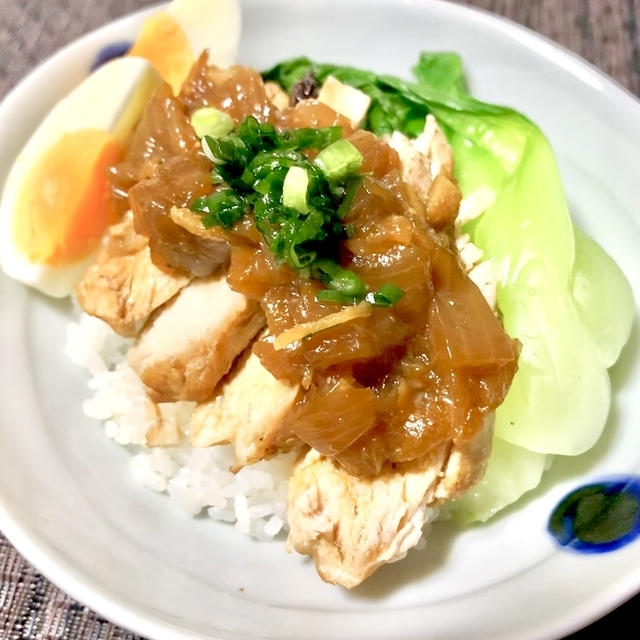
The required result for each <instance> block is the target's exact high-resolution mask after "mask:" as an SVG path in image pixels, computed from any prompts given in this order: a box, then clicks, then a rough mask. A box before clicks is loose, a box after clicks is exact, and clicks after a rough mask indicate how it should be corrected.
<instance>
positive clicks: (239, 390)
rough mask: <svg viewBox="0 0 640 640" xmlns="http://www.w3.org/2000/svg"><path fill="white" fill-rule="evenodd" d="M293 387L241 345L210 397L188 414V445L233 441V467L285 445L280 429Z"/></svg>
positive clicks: (290, 404)
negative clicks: (233, 360)
mask: <svg viewBox="0 0 640 640" xmlns="http://www.w3.org/2000/svg"><path fill="white" fill-rule="evenodd" d="M298 390H299V387H298V386H297V385H291V384H288V383H287V382H284V381H281V380H278V379H277V378H275V377H274V376H273V375H271V373H270V372H269V371H268V370H267V369H265V367H263V366H262V363H261V362H260V358H258V356H257V355H255V354H254V353H253V352H252V351H251V349H247V351H246V353H245V354H244V355H243V357H242V358H240V359H239V360H238V361H237V362H236V364H235V365H234V368H233V369H232V371H231V373H230V374H229V376H228V377H227V378H226V379H225V380H224V381H223V383H222V384H221V385H220V387H219V388H218V390H217V391H216V394H215V395H214V397H213V398H211V399H210V400H208V401H207V402H204V403H202V404H200V405H198V406H197V407H196V410H195V412H194V414H193V416H192V418H191V426H190V443H191V445H192V446H194V447H209V446H212V445H216V444H223V443H231V444H233V448H234V451H235V464H234V466H233V470H234V471H237V470H239V469H240V468H242V467H244V466H246V465H248V464H252V463H254V462H258V460H262V459H263V458H268V457H270V456H271V455H274V454H275V453H278V452H279V451H281V450H283V449H288V448H289V445H290V439H289V438H287V437H286V435H285V434H283V433H282V429H283V425H284V420H285V417H286V415H287V413H288V412H289V411H290V410H291V408H292V407H293V405H294V404H295V401H296V398H297V396H298Z"/></svg>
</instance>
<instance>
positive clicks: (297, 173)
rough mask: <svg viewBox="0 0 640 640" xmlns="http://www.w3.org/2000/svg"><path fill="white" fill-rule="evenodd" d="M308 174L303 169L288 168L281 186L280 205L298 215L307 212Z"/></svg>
mask: <svg viewBox="0 0 640 640" xmlns="http://www.w3.org/2000/svg"><path fill="white" fill-rule="evenodd" d="M308 188H309V174H308V173H307V171H306V170H305V169H304V168H303V167H290V169H289V171H287V175H286V176H285V179H284V183H283V184H282V204H283V205H284V206H285V207H291V208H292V209H295V210H296V211H299V212H300V213H307V212H308V211H309V203H308V202H307V189H308Z"/></svg>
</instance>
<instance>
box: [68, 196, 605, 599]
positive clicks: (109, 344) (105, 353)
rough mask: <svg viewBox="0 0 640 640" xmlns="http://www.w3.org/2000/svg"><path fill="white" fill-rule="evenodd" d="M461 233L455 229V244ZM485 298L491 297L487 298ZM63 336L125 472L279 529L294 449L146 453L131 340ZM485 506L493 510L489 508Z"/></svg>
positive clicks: (187, 502) (254, 529)
mask: <svg viewBox="0 0 640 640" xmlns="http://www.w3.org/2000/svg"><path fill="white" fill-rule="evenodd" d="M468 193H469V195H471V196H472V197H476V198H477V197H478V196H477V194H478V193H480V194H482V192H481V191H480V192H478V191H477V190H476V191H470V192H468ZM474 194H475V195H474ZM493 197H495V196H493ZM480 199H482V196H480ZM491 199H492V197H489V198H488V199H485V207H484V208H488V207H490V206H491ZM487 202H488V203H489V204H486V203H487ZM483 211H484V209H483ZM483 211H479V212H477V213H478V214H482V213H483ZM463 235H464V234H463V233H461V231H460V230H459V231H458V235H457V237H458V239H460V238H461V237H462V236H463ZM464 242H465V241H464V240H463V241H462V243H464ZM462 243H460V242H459V244H462ZM465 246H466V247H467V249H466V252H467V254H469V253H471V254H473V253H474V250H473V246H474V245H473V244H472V243H470V242H469V238H467V239H466V244H464V246H461V247H459V248H458V249H459V251H460V252H461V253H462V250H463V249H464V247H465ZM480 251H481V250H480ZM473 266H475V263H474V262H473V260H471V263H470V267H473ZM469 270H471V269H469ZM484 284H485V285H488V287H489V289H491V278H490V277H487V274H486V273H484ZM488 297H489V298H490V297H491V294H490V293H489V294H488ZM69 335H70V339H69V346H68V350H69V354H70V355H71V357H72V359H73V360H74V361H75V362H77V363H78V364H81V365H83V366H85V367H86V368H87V369H88V370H89V371H90V373H91V374H92V376H94V377H93V379H92V381H91V383H90V384H91V387H92V391H93V392H94V394H95V396H94V397H93V398H92V399H91V400H89V401H88V402H87V404H86V407H85V410H86V412H87V414H88V415H90V416H92V417H95V418H98V419H100V420H106V425H105V428H106V431H107V435H109V437H111V438H113V439H114V440H116V441H117V442H119V443H121V444H123V445H127V446H133V447H135V452H134V453H135V455H134V457H133V458H132V461H131V470H132V472H133V473H134V476H135V477H136V479H137V480H139V481H140V482H141V483H143V484H145V485H146V486H148V487H149V488H151V489H153V490H156V491H167V492H168V493H169V494H170V495H172V496H173V497H175V498H177V499H178V500H179V501H180V502H181V503H182V505H183V506H184V508H185V509H186V511H187V512H188V513H189V514H196V513H200V512H201V511H202V510H203V509H205V510H206V512H207V513H208V515H210V516H211V517H213V518H216V519H219V520H223V521H230V522H235V526H236V528H238V529H239V530H240V531H242V532H244V533H249V534H250V535H252V536H254V537H256V538H259V539H262V538H268V537H271V536H273V535H277V534H278V533H279V532H280V531H281V530H282V528H283V527H285V526H286V525H285V523H286V510H287V506H286V500H287V479H288V477H289V476H290V474H291V472H292V471H291V469H292V466H293V464H294V463H295V460H296V459H297V457H298V456H299V451H298V450H296V448H295V447H294V448H293V449H292V450H290V451H288V452H284V453H282V454H279V455H277V456H275V457H271V458H269V459H267V460H264V461H259V462H257V463H256V464H251V465H249V466H244V467H243V468H242V469H240V470H239V471H237V473H235V474H234V473H232V472H231V471H229V468H230V467H233V466H234V464H236V463H237V460H236V456H235V454H234V452H233V450H232V448H231V447H229V446H228V445H226V446H216V447H210V448H206V449H203V448H190V447H184V446H181V445H180V444H170V445H162V447H161V448H154V449H153V450H151V451H147V450H146V449H145V448H144V446H145V443H146V442H147V438H148V433H149V430H150V428H152V427H153V426H154V424H155V423H154V422H153V418H154V416H153V409H152V408H151V409H150V406H149V399H148V389H147V388H145V386H144V384H143V383H142V382H141V380H140V377H139V376H138V374H136V373H135V371H134V370H133V369H132V368H131V367H130V366H129V365H128V364H127V363H126V362H125V360H124V358H125V353H126V351H127V349H128V348H129V347H130V346H131V342H130V341H129V342H127V340H126V339H120V338H118V337H117V336H116V335H115V334H114V333H112V332H111V330H110V329H108V328H107V327H106V326H105V325H104V324H102V323H101V322H100V321H98V320H95V319H90V318H88V317H83V318H81V319H79V320H78V322H77V324H75V325H72V327H70V331H69ZM612 350H615V349H612ZM123 391H124V393H123ZM195 402H196V401H195V400H179V401H177V402H175V403H174V402H171V403H163V402H160V403H158V406H160V411H161V413H162V425H163V429H164V430H165V431H164V435H166V434H167V433H169V432H170V433H174V434H175V433H180V434H182V436H185V437H186V438H187V439H188V438H189V436H190V426H189V423H190V413H191V412H192V411H193V410H194V406H195V404H194V403H195ZM161 405H162V406H161ZM168 405H171V406H168ZM505 441H506V442H509V441H508V440H505ZM512 444H514V443H512ZM514 446H520V445H514ZM580 446H582V445H580ZM546 464H547V461H543V466H544V465H546ZM425 506H426V505H425ZM489 509H490V510H491V509H495V505H494V506H492V507H490V508H489ZM435 512H436V510H435V509H432V508H431V507H427V508H426V509H425V510H424V512H423V513H421V515H420V518H419V520H420V522H417V523H416V527H415V528H416V530H417V531H420V529H421V526H422V524H423V521H425V520H426V521H428V520H430V519H431V518H432V517H433V516H434V515H435ZM419 537H420V536H419V535H418V536H417V538H416V537H415V536H414V538H415V539H414V538H412V544H415V543H417V540H418V539H419ZM403 551H404V552H406V549H405V550H403ZM400 555H402V551H401V552H400ZM394 559H395V558H394ZM345 586H352V585H345Z"/></svg>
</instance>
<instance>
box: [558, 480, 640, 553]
mask: <svg viewBox="0 0 640 640" xmlns="http://www.w3.org/2000/svg"><path fill="white" fill-rule="evenodd" d="M547 530H548V531H549V533H550V534H551V535H552V536H553V537H554V538H555V539H556V541H557V542H558V543H559V544H560V545H561V546H563V547H567V548H570V549H573V550H575V551H580V552H582V553H604V552H607V551H613V550H615V549H619V548H620V547H623V546H624V545H626V544H629V542H632V541H633V540H635V539H636V538H637V537H638V536H639V535H640V476H619V477H615V478H609V479H605V480H602V481H601V482H594V483H593V484H588V485H584V486H582V487H579V488H578V489H576V490H574V491H572V492H571V493H569V494H568V495H567V496H565V497H564V498H563V499H562V500H561V501H560V503H559V504H558V505H557V506H556V508H555V509H554V510H553V512H552V514H551V517H550V518H549V523H548V525H547Z"/></svg>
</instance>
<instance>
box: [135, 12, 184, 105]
mask: <svg viewBox="0 0 640 640" xmlns="http://www.w3.org/2000/svg"><path fill="white" fill-rule="evenodd" d="M129 55H130V56H138V57H140V58H145V59H146V60H148V61H149V62H150V63H151V64H152V65H153V66H154V67H155V69H156V71H157V72H158V73H159V74H160V75H161V76H162V79H163V80H165V82H168V83H169V84H170V85H171V88H172V89H173V92H174V93H175V94H177V93H178V92H179V91H180V87H181V86H182V83H183V82H184V81H185V80H186V78H187V76H188V75H189V71H190V69H191V67H192V65H193V63H194V62H195V56H194V54H193V49H192V47H191V44H190V43H189V38H188V37H187V34H186V33H185V32H184V30H183V29H182V27H181V26H180V25H179V24H178V23H177V22H176V21H175V20H174V19H173V18H172V17H171V16H170V15H169V14H168V13H162V12H161V13H157V14H155V15H153V16H151V17H150V18H147V19H146V20H145V21H144V23H143V24H142V29H141V30H140V34H139V35H138V39H137V40H136V41H135V43H134V45H133V47H131V50H130V51H129Z"/></svg>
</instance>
